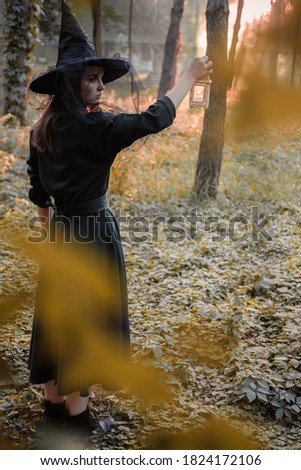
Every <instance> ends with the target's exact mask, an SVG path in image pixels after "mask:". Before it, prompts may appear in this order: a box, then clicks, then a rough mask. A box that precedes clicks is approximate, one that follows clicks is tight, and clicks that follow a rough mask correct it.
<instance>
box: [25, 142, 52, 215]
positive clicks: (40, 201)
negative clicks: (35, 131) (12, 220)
mask: <svg viewBox="0 0 301 470" xmlns="http://www.w3.org/2000/svg"><path fill="white" fill-rule="evenodd" d="M29 149H30V150H29V155H28V157H27V158H26V163H27V173H28V176H29V178H30V185H31V187H30V189H29V199H30V200H31V201H32V202H33V203H34V204H36V205H37V206H39V207H44V208H46V207H48V205H47V204H46V202H47V201H48V200H49V196H50V195H49V194H48V193H47V192H46V191H45V189H44V188H43V186H42V183H41V181H40V176H39V161H38V155H37V150H36V148H35V147H33V145H32V144H31V143H30V144H29Z"/></svg>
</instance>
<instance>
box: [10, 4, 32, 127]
mask: <svg viewBox="0 0 301 470" xmlns="http://www.w3.org/2000/svg"><path fill="white" fill-rule="evenodd" d="M4 5H5V10H4V71H3V75H4V83H3V88H4V114H13V115H14V116H16V117H17V118H18V119H19V120H20V123H21V124H26V100H25V97H26V93H27V85H28V81H29V76H30V71H31V70H30V66H29V59H30V56H31V53H32V47H33V43H32V39H31V33H32V28H33V25H32V24H31V20H32V11H33V0H18V1H12V0H5V2H4ZM16 32H17V33H16Z"/></svg>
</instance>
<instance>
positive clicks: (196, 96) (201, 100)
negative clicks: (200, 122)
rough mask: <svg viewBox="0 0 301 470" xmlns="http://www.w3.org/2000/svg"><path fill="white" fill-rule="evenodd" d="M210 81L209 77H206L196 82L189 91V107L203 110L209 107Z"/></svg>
mask: <svg viewBox="0 0 301 470" xmlns="http://www.w3.org/2000/svg"><path fill="white" fill-rule="evenodd" d="M211 83H212V81H211V80H210V78H209V75H206V77H204V78H203V79H202V80H197V81H196V82H195V83H194V84H193V87H192V88H191V90H190V95H189V107H190V108H192V107H193V106H203V107H204V108H205V109H207V108H208V106H209V98H210V85H211Z"/></svg>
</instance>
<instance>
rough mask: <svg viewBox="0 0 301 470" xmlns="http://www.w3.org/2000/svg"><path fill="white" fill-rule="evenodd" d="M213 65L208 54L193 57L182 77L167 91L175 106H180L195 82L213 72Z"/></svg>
mask: <svg viewBox="0 0 301 470" xmlns="http://www.w3.org/2000/svg"><path fill="white" fill-rule="evenodd" d="M212 66H213V63H212V62H211V60H209V58H208V57H207V56H206V55H205V56H204V57H195V58H194V59H192V61H191V62H190V63H189V64H188V67H187V69H186V71H185V72H184V74H183V75H182V77H181V78H180V79H179V80H178V81H177V82H176V84H175V85H174V87H173V88H172V89H171V90H169V91H168V92H167V93H166V95H167V96H168V97H169V98H170V99H171V101H172V102H173V104H174V105H175V108H178V107H179V105H180V104H181V102H182V101H183V99H184V98H185V96H186V95H187V93H188V91H189V90H190V88H191V87H192V86H193V84H194V82H196V81H197V80H200V79H201V78H205V77H206V76H208V75H210V74H211V73H212Z"/></svg>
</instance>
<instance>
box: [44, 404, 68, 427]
mask: <svg viewBox="0 0 301 470" xmlns="http://www.w3.org/2000/svg"><path fill="white" fill-rule="evenodd" d="M43 405H44V413H43V419H44V422H46V423H49V424H57V425H62V424H64V423H65V422H66V420H67V418H68V412H67V408H66V402H65V400H64V401H63V402H62V403H52V402H51V401H50V400H45V401H44V403H43Z"/></svg>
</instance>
